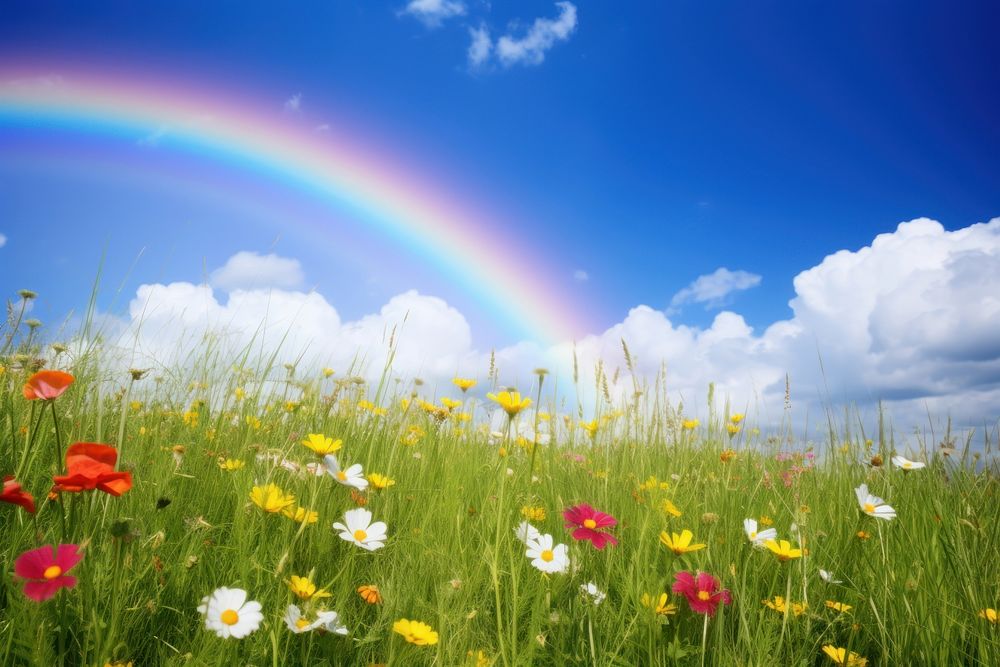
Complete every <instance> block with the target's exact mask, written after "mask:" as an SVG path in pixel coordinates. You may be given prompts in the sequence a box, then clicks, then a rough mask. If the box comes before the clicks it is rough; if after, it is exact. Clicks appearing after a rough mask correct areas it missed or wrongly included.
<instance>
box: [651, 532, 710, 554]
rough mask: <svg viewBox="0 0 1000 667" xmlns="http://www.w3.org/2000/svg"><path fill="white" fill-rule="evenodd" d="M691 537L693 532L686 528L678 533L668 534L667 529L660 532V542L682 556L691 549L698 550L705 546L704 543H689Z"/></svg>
mask: <svg viewBox="0 0 1000 667" xmlns="http://www.w3.org/2000/svg"><path fill="white" fill-rule="evenodd" d="M693 538H694V533H692V532H691V531H690V530H687V529H686V528H685V529H684V530H682V531H681V532H680V534H677V533H671V534H669V535H668V534H667V531H663V532H661V533H660V542H662V543H663V546H665V547H666V548H668V549H670V550H671V551H673V552H674V554H675V555H677V556H683V555H684V554H686V553H689V552H691V551H698V550H699V549H704V548H705V545H704V544H691V540H692V539H693Z"/></svg>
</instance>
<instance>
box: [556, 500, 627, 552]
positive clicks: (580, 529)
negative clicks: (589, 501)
mask: <svg viewBox="0 0 1000 667" xmlns="http://www.w3.org/2000/svg"><path fill="white" fill-rule="evenodd" d="M563 518H564V519H566V527H567V528H572V527H574V526H576V527H577V528H576V530H574V531H573V539H574V540H590V542H591V544H593V545H594V548H596V549H603V548H604V546H605V545H606V544H607V543H608V542H610V543H611V544H618V540H616V539H615V538H614V536H613V535H610V534H608V533H603V532H601V531H600V529H601V528H608V527H610V526H616V525H618V520H617V519H615V518H614V517H613V516H611V515H610V514H605V513H604V512H598V511H597V510H595V509H594V508H593V507H591V506H590V505H586V504H583V505H577V506H576V507H570V508H569V509H566V510H564V511H563Z"/></svg>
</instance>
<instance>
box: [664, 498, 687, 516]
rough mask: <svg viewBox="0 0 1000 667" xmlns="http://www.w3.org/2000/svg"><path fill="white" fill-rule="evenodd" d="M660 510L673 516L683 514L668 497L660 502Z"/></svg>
mask: <svg viewBox="0 0 1000 667" xmlns="http://www.w3.org/2000/svg"><path fill="white" fill-rule="evenodd" d="M660 511H661V512H663V513H664V514H669V515H670V516H673V517H678V516H680V515H681V514H682V512H681V511H680V510H679V509H677V505H674V504H673V502H671V501H670V500H668V499H664V500H663V502H662V503H660Z"/></svg>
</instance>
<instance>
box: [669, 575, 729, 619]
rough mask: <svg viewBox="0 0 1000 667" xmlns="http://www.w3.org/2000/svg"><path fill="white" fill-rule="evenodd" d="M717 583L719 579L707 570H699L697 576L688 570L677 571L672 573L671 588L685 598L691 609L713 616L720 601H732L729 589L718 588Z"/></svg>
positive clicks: (727, 602) (724, 602) (725, 602)
mask: <svg viewBox="0 0 1000 667" xmlns="http://www.w3.org/2000/svg"><path fill="white" fill-rule="evenodd" d="M719 585H720V582H719V580H718V579H716V578H715V577H713V576H712V575H710V574H709V573H707V572H699V573H698V574H697V576H695V575H693V574H691V573H690V572H678V573H677V574H675V575H674V585H673V588H672V589H671V590H673V592H674V593H680V594H681V595H683V596H684V597H685V598H687V601H688V605H689V606H690V607H691V611H693V612H695V613H697V614H708V615H709V616H714V615H715V612H716V609H717V608H718V606H719V603H720V602H721V603H723V604H730V603H731V602H732V601H733V598H732V595H730V594H729V590H728V589H722V590H719Z"/></svg>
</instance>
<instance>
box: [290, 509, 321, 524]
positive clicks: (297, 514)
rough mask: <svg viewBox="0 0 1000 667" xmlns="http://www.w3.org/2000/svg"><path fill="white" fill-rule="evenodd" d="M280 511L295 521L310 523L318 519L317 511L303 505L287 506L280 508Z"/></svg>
mask: <svg viewBox="0 0 1000 667" xmlns="http://www.w3.org/2000/svg"><path fill="white" fill-rule="evenodd" d="M281 513H282V514H284V515H285V516H287V517H288V518H289V519H291V520H292V521H294V522H296V523H305V524H310V523H316V522H317V521H319V512H316V511H314V510H308V509H306V508H305V507H289V508H286V509H283V510H281Z"/></svg>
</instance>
